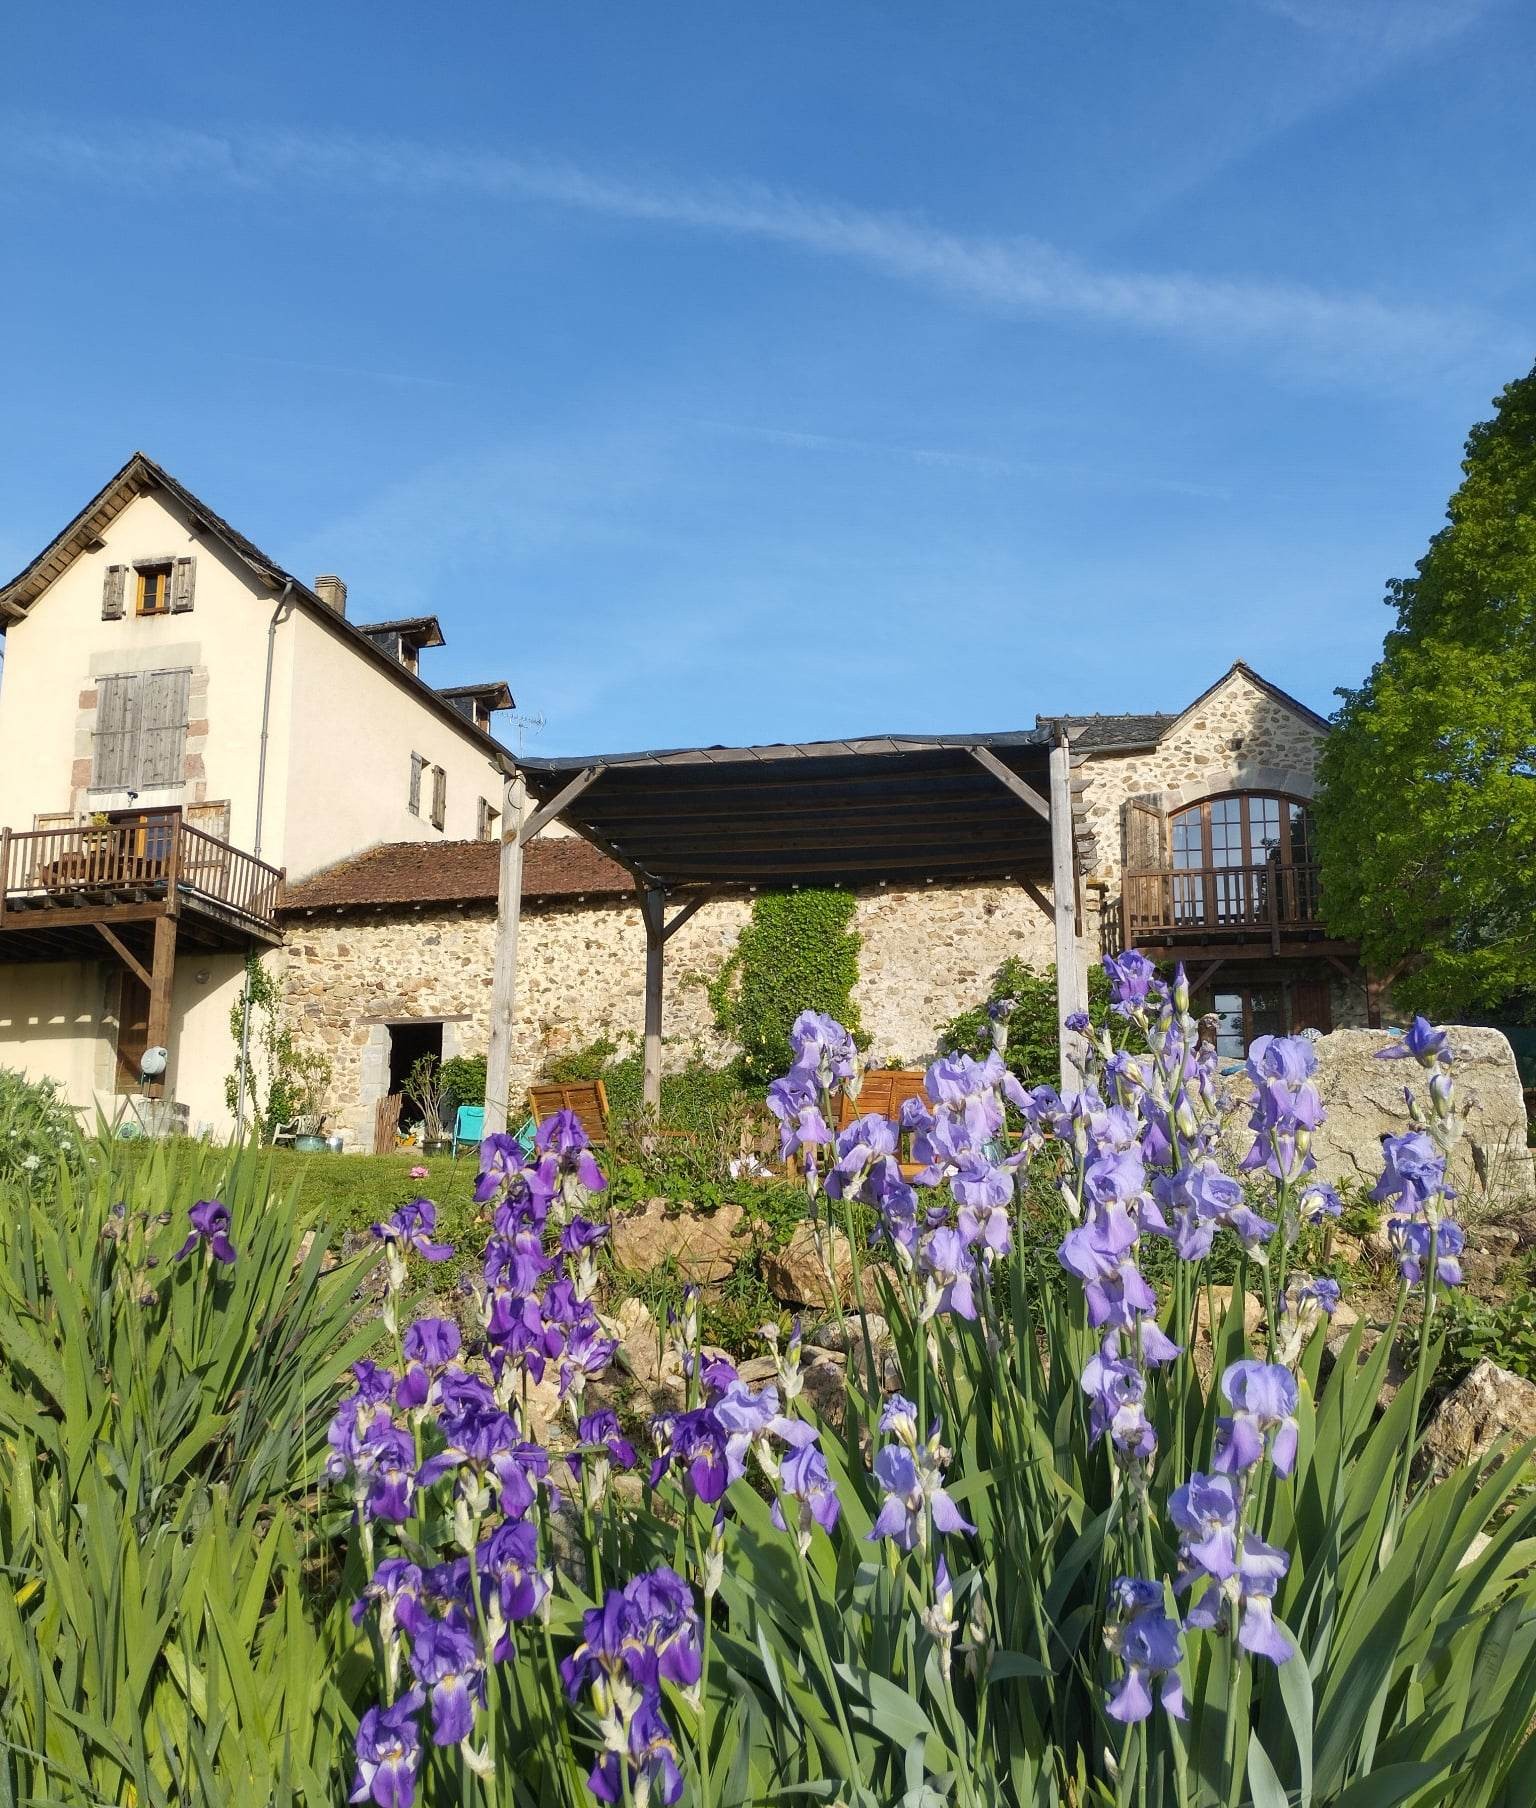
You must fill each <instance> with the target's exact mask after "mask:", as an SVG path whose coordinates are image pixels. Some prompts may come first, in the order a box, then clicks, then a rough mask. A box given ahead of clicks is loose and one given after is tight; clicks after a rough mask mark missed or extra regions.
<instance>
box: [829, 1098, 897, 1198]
mask: <svg viewBox="0 0 1536 1808" xmlns="http://www.w3.org/2000/svg"><path fill="white" fill-rule="evenodd" d="M836 1146H837V1159H836V1161H834V1162H833V1164H832V1170H831V1172H830V1173H829V1174H828V1175H827V1177H826V1180H825V1182H824V1183H823V1184H824V1186H825V1189H826V1193H827V1196H828V1197H829V1198H831V1199H841V1198H843V1197H844V1196H845V1195H846V1194H848V1193H850V1192H856V1191H857V1189H858V1187H859V1185H860V1183H861V1182H862V1180H863V1178H864V1175H865V1173H866V1171H867V1170H868V1169H869V1168H870V1167H871V1166H872V1165H873V1163H874V1162H876V1161H878V1160H879V1159H880V1157H881V1156H883V1155H894V1154H895V1153H896V1126H895V1125H894V1124H893V1123H891V1121H890V1120H889V1119H888V1118H883V1117H881V1116H880V1115H879V1113H878V1112H870V1113H869V1114H868V1116H866V1117H861V1118H857V1119H855V1120H854V1122H853V1123H851V1124H850V1125H849V1126H848V1128H847V1129H846V1130H842V1131H840V1132H839V1133H838V1137H837V1145H836Z"/></svg>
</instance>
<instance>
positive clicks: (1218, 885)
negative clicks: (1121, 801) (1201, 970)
mask: <svg viewBox="0 0 1536 1808" xmlns="http://www.w3.org/2000/svg"><path fill="white" fill-rule="evenodd" d="M1168 827H1169V838H1170V846H1171V853H1172V859H1173V868H1174V877H1173V887H1172V892H1173V896H1172V903H1173V917H1174V923H1175V925H1176V926H1179V927H1187V928H1212V929H1243V928H1250V927H1251V928H1255V929H1258V928H1268V929H1270V930H1275V929H1279V928H1287V927H1291V928H1294V927H1297V926H1301V925H1308V924H1311V923H1314V922H1316V921H1317V920H1318V916H1319V910H1318V902H1319V897H1318V892H1319V888H1318V879H1317V867H1316V865H1315V863H1314V861H1313V857H1312V848H1313V838H1312V812H1311V810H1310V808H1309V807H1308V806H1307V805H1306V804H1305V803H1303V802H1302V801H1301V800H1300V799H1299V798H1294V797H1282V796H1280V795H1278V794H1275V793H1270V792H1263V791H1239V792H1234V793H1232V794H1231V795H1230V796H1227V797H1208V798H1205V799H1204V800H1203V801H1202V802H1200V803H1198V804H1190V805H1189V806H1188V807H1187V808H1186V809H1183V810H1180V811H1178V812H1177V813H1176V814H1175V815H1174V816H1173V817H1172V819H1171V820H1170V822H1169V825H1168Z"/></svg>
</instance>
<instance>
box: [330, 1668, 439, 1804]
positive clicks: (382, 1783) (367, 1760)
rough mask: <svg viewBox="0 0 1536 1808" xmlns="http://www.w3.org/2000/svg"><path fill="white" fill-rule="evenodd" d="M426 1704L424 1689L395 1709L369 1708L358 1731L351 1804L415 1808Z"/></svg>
mask: <svg viewBox="0 0 1536 1808" xmlns="http://www.w3.org/2000/svg"><path fill="white" fill-rule="evenodd" d="M425 1700H426V1697H425V1696H424V1695H423V1694H422V1692H421V1690H420V1689H411V1690H410V1691H409V1692H408V1693H406V1694H404V1695H402V1696H401V1697H400V1699H399V1700H398V1701H397V1702H396V1703H395V1704H394V1706H393V1707H387V1708H378V1707H375V1708H369V1710H368V1712H367V1713H366V1714H364V1715H363V1717H362V1719H361V1720H360V1721H359V1722H358V1727H357V1748H356V1749H357V1771H356V1774H355V1775H354V1776H353V1778H352V1793H351V1795H350V1796H348V1797H347V1800H348V1801H349V1802H373V1803H375V1804H376V1808H411V1804H412V1803H413V1802H414V1801H415V1800H416V1773H417V1771H418V1770H419V1769H420V1767H421V1729H420V1728H419V1727H418V1726H417V1724H416V1716H417V1715H418V1714H419V1713H420V1712H421V1709H422V1705H423V1703H424V1702H425Z"/></svg>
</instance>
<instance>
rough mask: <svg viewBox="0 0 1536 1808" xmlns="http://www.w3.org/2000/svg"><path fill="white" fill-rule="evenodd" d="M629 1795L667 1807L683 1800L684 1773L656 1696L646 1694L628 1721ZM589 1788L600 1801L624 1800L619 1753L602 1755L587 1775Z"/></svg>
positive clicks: (613, 1801) (612, 1752)
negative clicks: (678, 1763)
mask: <svg viewBox="0 0 1536 1808" xmlns="http://www.w3.org/2000/svg"><path fill="white" fill-rule="evenodd" d="M625 1743H626V1754H627V1756H626V1762H627V1764H628V1767H629V1795H630V1796H631V1797H632V1798H633V1799H634V1800H637V1801H639V1800H644V1801H646V1802H660V1803H662V1804H664V1808H672V1804H673V1803H675V1802H679V1801H681V1800H682V1796H683V1774H682V1772H681V1771H680V1770H679V1769H678V1765H677V1745H676V1742H675V1741H674V1739H673V1737H672V1732H671V1729H670V1728H669V1727H668V1725H667V1723H666V1721H665V1719H664V1718H663V1717H662V1713H661V1709H660V1707H659V1706H658V1705H657V1702H656V1699H655V1698H654V1697H653V1696H649V1695H647V1696H646V1697H645V1698H644V1699H643V1700H642V1701H641V1703H640V1706H639V1707H638V1708H637V1709H636V1711H635V1716H634V1718H633V1720H631V1721H630V1723H629V1736H628V1738H627V1740H626V1742H625ZM587 1788H588V1789H590V1790H591V1792H592V1794H593V1796H594V1797H595V1798H596V1800H598V1801H599V1802H611V1803H617V1802H622V1801H623V1800H624V1799H625V1792H624V1778H623V1776H622V1774H621V1772H620V1769H619V1754H618V1753H617V1752H614V1751H607V1752H604V1753H603V1754H602V1756H601V1757H600V1758H599V1759H598V1761H597V1763H596V1764H595V1765H594V1766H593V1768H592V1771H591V1773H590V1774H589V1776H588V1777H587Z"/></svg>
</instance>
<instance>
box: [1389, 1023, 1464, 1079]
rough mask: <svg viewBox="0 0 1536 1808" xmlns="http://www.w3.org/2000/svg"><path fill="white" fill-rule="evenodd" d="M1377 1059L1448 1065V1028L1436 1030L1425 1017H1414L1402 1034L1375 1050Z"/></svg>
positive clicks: (1449, 1050) (1449, 1052) (1449, 1060)
mask: <svg viewBox="0 0 1536 1808" xmlns="http://www.w3.org/2000/svg"><path fill="white" fill-rule="evenodd" d="M1376 1059H1377V1060H1378V1061H1417V1062H1418V1064H1419V1066H1420V1067H1437V1066H1444V1067H1449V1066H1450V1064H1451V1037H1450V1032H1449V1030H1437V1029H1436V1028H1435V1026H1434V1025H1433V1024H1432V1023H1431V1022H1430V1021H1429V1019H1428V1018H1427V1017H1415V1018H1414V1020H1413V1022H1412V1023H1411V1024H1409V1026H1408V1028H1407V1029H1406V1030H1405V1031H1404V1032H1403V1034H1402V1036H1401V1037H1400V1038H1398V1039H1396V1040H1394V1041H1392V1042H1389V1043H1388V1044H1387V1046H1386V1047H1385V1048H1378V1049H1377V1051H1376Z"/></svg>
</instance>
